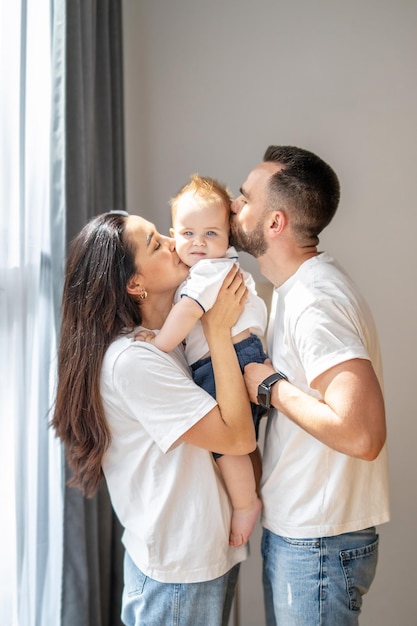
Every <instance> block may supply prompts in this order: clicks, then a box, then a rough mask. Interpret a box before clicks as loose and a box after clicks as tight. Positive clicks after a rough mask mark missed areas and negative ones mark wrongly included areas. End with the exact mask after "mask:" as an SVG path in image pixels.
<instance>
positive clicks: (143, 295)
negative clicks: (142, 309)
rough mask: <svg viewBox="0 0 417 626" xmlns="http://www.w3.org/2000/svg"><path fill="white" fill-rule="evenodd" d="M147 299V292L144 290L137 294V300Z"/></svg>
mask: <svg viewBox="0 0 417 626" xmlns="http://www.w3.org/2000/svg"><path fill="white" fill-rule="evenodd" d="M147 297H148V292H147V291H146V289H142V291H141V292H140V294H139V300H146V298H147Z"/></svg>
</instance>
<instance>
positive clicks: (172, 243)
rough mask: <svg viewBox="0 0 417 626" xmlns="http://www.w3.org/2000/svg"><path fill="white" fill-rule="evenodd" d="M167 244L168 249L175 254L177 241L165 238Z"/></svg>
mask: <svg viewBox="0 0 417 626" xmlns="http://www.w3.org/2000/svg"><path fill="white" fill-rule="evenodd" d="M165 239H166V241H167V244H168V248H169V249H170V250H171V252H174V250H175V239H174V238H173V237H165Z"/></svg>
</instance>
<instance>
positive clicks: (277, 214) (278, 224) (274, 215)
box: [268, 211, 288, 237]
mask: <svg viewBox="0 0 417 626" xmlns="http://www.w3.org/2000/svg"><path fill="white" fill-rule="evenodd" d="M287 223H288V219H287V216H286V214H285V213H284V212H283V211H272V212H271V213H270V219H269V223H268V233H269V235H270V236H271V237H276V236H277V235H280V234H281V233H282V231H283V230H284V228H285V226H286V225H287Z"/></svg>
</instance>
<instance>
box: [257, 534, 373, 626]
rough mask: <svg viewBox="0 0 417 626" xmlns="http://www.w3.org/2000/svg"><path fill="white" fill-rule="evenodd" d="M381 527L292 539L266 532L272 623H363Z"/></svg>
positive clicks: (266, 585)
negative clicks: (360, 617) (364, 597)
mask: <svg viewBox="0 0 417 626" xmlns="http://www.w3.org/2000/svg"><path fill="white" fill-rule="evenodd" d="M378 542H379V539H378V535H377V534H376V531H375V528H368V529H366V530H361V531H358V532H352V533H346V534H343V535H336V536H334V537H321V538H318V539H289V538H287V537H280V536H278V535H275V534H274V533H273V532H271V531H269V530H266V529H265V528H264V530H263V536H262V557H263V585H264V599H265V612H266V624H267V626H357V625H358V624H359V621H358V619H359V614H360V612H361V606H362V596H363V594H365V593H366V592H367V591H368V589H369V587H370V585H371V583H372V581H373V579H374V576H375V570H376V564H377V559H378Z"/></svg>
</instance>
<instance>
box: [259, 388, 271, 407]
mask: <svg viewBox="0 0 417 626" xmlns="http://www.w3.org/2000/svg"><path fill="white" fill-rule="evenodd" d="M256 399H257V400H258V404H259V405H260V406H262V407H264V408H265V409H269V408H270V406H271V405H270V402H271V392H270V390H269V389H267V388H265V387H264V386H263V385H259V387H258V396H257V398H256Z"/></svg>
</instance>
